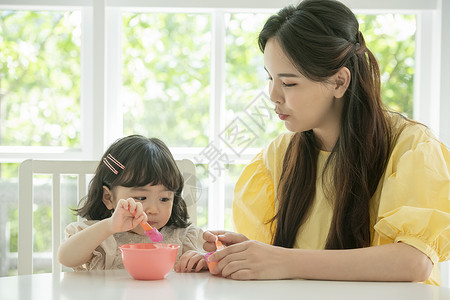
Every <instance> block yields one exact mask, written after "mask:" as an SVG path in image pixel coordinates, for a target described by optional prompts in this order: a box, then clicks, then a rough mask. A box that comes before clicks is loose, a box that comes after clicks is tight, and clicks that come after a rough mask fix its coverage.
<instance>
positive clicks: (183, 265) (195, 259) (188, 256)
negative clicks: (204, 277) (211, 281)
mask: <svg viewBox="0 0 450 300" xmlns="http://www.w3.org/2000/svg"><path fill="white" fill-rule="evenodd" d="M206 268H207V264H206V260H205V256H204V254H203V253H201V252H198V251H195V250H188V251H186V252H185V253H183V255H181V257H180V259H179V260H178V262H177V264H176V265H175V268H174V269H175V272H177V273H184V272H187V273H190V272H191V271H192V270H194V271H195V272H200V271H201V270H202V269H206Z"/></svg>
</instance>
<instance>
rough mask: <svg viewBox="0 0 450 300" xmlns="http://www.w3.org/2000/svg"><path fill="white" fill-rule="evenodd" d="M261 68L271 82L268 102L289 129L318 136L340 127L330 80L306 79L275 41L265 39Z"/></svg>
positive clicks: (338, 105)
mask: <svg viewBox="0 0 450 300" xmlns="http://www.w3.org/2000/svg"><path fill="white" fill-rule="evenodd" d="M264 65H265V69H266V71H267V73H268V75H269V80H270V82H269V93H270V99H271V100H272V102H273V103H274V104H275V112H276V113H277V114H278V116H279V118H280V119H281V120H283V121H284V122H285V125H286V128H287V129H288V130H290V131H293V132H302V131H307V130H310V129H313V130H314V132H315V133H316V134H319V131H320V130H322V131H324V132H327V131H328V129H327V128H335V127H336V126H337V128H339V119H340V114H341V105H342V104H341V103H342V101H336V98H335V96H336V95H335V94H336V93H335V92H336V88H335V86H336V84H335V83H333V80H332V79H333V78H330V80H329V81H326V82H315V81H312V80H310V79H307V78H306V77H305V76H303V75H302V74H301V73H300V72H299V71H298V70H297V68H296V67H295V66H294V65H293V64H292V62H291V61H290V60H289V58H288V57H287V56H286V55H285V54H284V52H283V50H282V48H281V47H280V44H279V43H278V41H277V40H276V39H274V38H271V39H269V40H268V42H267V44H266V47H265V49H264ZM316 131H317V132H316ZM319 136H320V134H319Z"/></svg>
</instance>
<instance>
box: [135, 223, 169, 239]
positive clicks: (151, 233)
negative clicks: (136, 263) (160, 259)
mask: <svg viewBox="0 0 450 300" xmlns="http://www.w3.org/2000/svg"><path fill="white" fill-rule="evenodd" d="M139 224H140V225H141V226H142V228H144V230H145V235H146V236H148V237H149V238H150V239H151V240H152V241H153V242H155V243H159V242H161V241H162V240H163V236H162V234H161V232H159V231H158V229H156V228H153V227H152V226H150V225H149V224H148V223H147V222H141V223H139Z"/></svg>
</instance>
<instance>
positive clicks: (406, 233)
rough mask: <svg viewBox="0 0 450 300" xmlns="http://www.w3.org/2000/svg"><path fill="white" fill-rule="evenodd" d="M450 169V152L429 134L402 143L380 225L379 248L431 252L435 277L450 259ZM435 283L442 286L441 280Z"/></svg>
mask: <svg viewBox="0 0 450 300" xmlns="http://www.w3.org/2000/svg"><path fill="white" fill-rule="evenodd" d="M408 131H409V132H410V131H411V130H408ZM407 148H409V150H405V149H407ZM449 170H450V155H449V151H448V149H447V148H446V147H445V146H444V145H443V144H441V143H440V142H439V141H437V140H435V139H434V138H433V137H430V136H429V135H427V134H426V133H425V132H424V131H423V130H419V131H418V132H415V133H414V134H413V135H412V137H410V138H407V139H402V140H399V142H398V144H397V145H396V147H395V148H394V151H393V153H392V155H391V159H390V161H389V163H388V166H387V169H386V174H385V177H384V182H383V187H382V190H381V195H380V199H379V201H380V202H379V208H378V216H377V222H376V224H375V227H374V229H375V231H376V233H377V234H378V235H379V241H378V242H376V244H386V243H394V242H404V243H406V244H409V245H411V246H413V247H415V248H417V249H418V250H420V251H422V252H423V253H424V254H426V255H427V256H428V257H429V258H430V259H431V261H432V262H433V264H434V270H433V273H432V277H435V276H433V274H435V273H436V272H437V270H436V269H437V264H438V262H442V261H446V260H448V259H449V256H450V243H449V240H450V175H449ZM429 281H431V282H429V283H434V284H436V283H437V284H438V282H437V281H438V279H437V276H436V278H435V280H429Z"/></svg>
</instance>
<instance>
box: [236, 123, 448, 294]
mask: <svg viewBox="0 0 450 300" xmlns="http://www.w3.org/2000/svg"><path fill="white" fill-rule="evenodd" d="M391 121H392V124H393V125H392V126H393V128H399V126H400V125H402V124H403V123H404V122H406V120H404V119H403V118H401V117H399V116H392V118H391ZM293 134H294V133H292V132H286V133H283V134H281V135H280V136H278V137H277V138H275V139H274V140H273V141H272V142H271V143H270V144H269V146H268V147H267V148H266V149H265V150H263V151H261V152H260V153H259V154H258V155H257V156H256V157H255V158H254V159H253V160H252V161H251V163H250V164H249V165H248V166H246V168H245V169H244V170H243V172H242V174H241V176H240V178H239V180H238V182H237V183H236V187H235V191H234V200H233V220H234V226H235V228H236V230H237V231H238V232H239V233H242V234H244V235H245V236H247V237H248V238H250V239H255V240H259V241H262V242H265V243H270V242H271V239H272V233H273V232H274V230H271V227H270V224H268V223H267V221H268V220H270V219H271V218H272V217H273V216H274V214H275V206H276V203H275V200H274V199H276V194H277V187H278V183H279V179H280V175H281V171H282V164H283V159H284V155H285V152H286V148H287V146H288V145H289V142H290V140H291V138H292V136H293ZM328 156H329V153H328V152H325V151H321V152H320V154H319V158H318V172H317V173H318V179H317V180H316V196H315V199H314V202H313V206H312V210H311V213H310V214H309V218H308V219H307V220H306V222H305V223H304V225H302V227H301V230H299V232H298V233H297V238H296V242H295V245H294V248H302V249H324V247H325V242H326V238H327V235H328V231H329V227H330V223H331V218H332V207H331V205H330V202H329V201H328V200H327V199H326V198H325V195H324V191H323V189H322V187H321V183H322V180H321V179H320V176H321V175H320V174H321V173H322V172H321V170H322V169H323V167H324V164H325V161H326V159H327V158H328ZM449 173H450V153H449V151H448V149H447V148H446V147H445V146H444V145H443V144H442V143H440V142H439V141H438V140H436V138H435V137H434V136H433V135H432V134H431V133H430V132H429V130H428V129H427V128H426V127H425V126H422V125H419V124H412V125H409V126H407V127H406V128H405V129H404V130H403V132H402V133H401V134H400V136H399V138H398V140H397V143H396V145H395V147H394V149H393V151H392V154H391V157H390V159H389V161H388V164H387V167H386V171H385V173H384V175H383V177H382V179H381V181H380V184H379V186H378V189H377V190H376V192H375V194H374V196H373V197H372V199H371V206H370V215H371V224H372V229H371V236H372V241H371V245H372V246H377V245H384V244H388V243H396V242H404V243H407V244H409V245H411V246H413V247H415V248H417V249H419V250H420V251H422V252H423V253H425V254H426V255H427V256H428V257H429V258H430V259H431V260H432V262H433V264H434V267H433V271H432V273H431V275H430V277H429V278H428V280H427V281H426V283H429V284H435V285H440V284H441V279H440V274H439V264H438V262H443V261H446V260H448V259H449V257H450V242H449V240H450V174H449ZM319 179H320V180H319Z"/></svg>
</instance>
